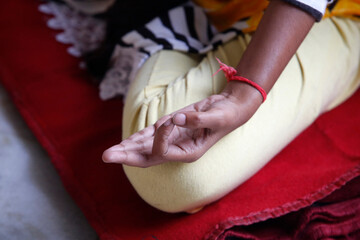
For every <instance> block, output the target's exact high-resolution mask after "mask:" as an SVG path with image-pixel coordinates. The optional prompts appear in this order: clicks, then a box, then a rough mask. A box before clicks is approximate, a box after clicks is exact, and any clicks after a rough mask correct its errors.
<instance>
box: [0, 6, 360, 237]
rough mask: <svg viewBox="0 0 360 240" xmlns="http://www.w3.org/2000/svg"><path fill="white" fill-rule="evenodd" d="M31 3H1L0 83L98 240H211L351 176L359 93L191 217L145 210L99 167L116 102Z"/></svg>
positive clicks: (358, 167) (122, 181) (358, 137)
mask: <svg viewBox="0 0 360 240" xmlns="http://www.w3.org/2000/svg"><path fill="white" fill-rule="evenodd" d="M37 7H38V2H36V1H26V0H12V1H2V2H1V3H0V80H1V82H2V84H3V85H4V86H5V88H6V89H7V90H8V92H9V93H10V95H11V97H12V99H13V101H14V102H15V104H16V106H17V107H18V109H19V111H20V112H21V114H22V116H23V117H24V119H25V120H26V122H27V124H28V125H29V127H30V128H31V129H32V131H33V132H34V133H35V135H36V137H37V139H38V140H39V141H40V143H41V144H42V145H43V147H44V148H45V149H46V150H47V152H48V153H49V155H50V157H51V160H52V162H53V164H54V165H55V167H56V169H57V170H58V172H59V174H60V176H61V179H62V181H63V183H64V185H65V187H66V189H67V190H68V192H69V193H70V194H71V196H72V197H73V198H74V200H75V201H76V202H77V204H78V205H79V207H80V208H81V209H82V211H83V212H84V214H85V216H86V217H87V219H88V220H89V222H90V224H91V225H92V226H93V227H94V228H95V230H96V231H97V233H98V234H99V236H100V238H101V239H159V240H161V239H164V240H170V239H202V238H206V239H216V238H217V237H218V236H219V235H220V234H221V233H223V232H224V230H225V229H228V228H230V227H232V226H234V225H249V224H252V223H255V222H259V221H263V220H265V219H269V218H274V217H278V216H281V215H284V214H286V213H289V212H292V211H296V210H299V209H301V208H304V207H306V206H309V205H310V204H312V203H313V202H315V201H317V200H319V199H322V198H324V197H325V196H327V195H328V194H330V193H331V192H333V191H334V190H336V189H338V188H340V187H341V186H342V185H344V184H345V183H346V182H347V181H349V180H351V179H353V178H354V177H356V176H358V175H359V174H360V147H359V146H360V124H359V122H360V108H359V103H360V91H358V92H357V93H356V94H355V95H354V96H353V97H352V98H351V99H349V100H348V101H347V102H346V103H344V104H343V105H341V106H340V107H338V108H336V109H335V110H333V111H331V112H328V113H326V114H324V115H323V116H321V117H320V118H319V119H318V120H317V121H316V122H315V123H314V124H312V125H311V126H310V127H309V128H308V129H307V130H305V131H304V132H303V133H302V134H301V135H300V136H298V137H297V138H296V139H295V140H294V141H293V142H292V143H291V144H290V145H289V146H288V147H286V148H285V149H284V150H283V151H282V152H281V153H280V154H278V155H277V156H276V157H275V158H274V159H273V160H272V161H271V162H270V163H269V164H267V165H266V166H265V167H264V168H263V169H262V170H261V171H260V172H258V173H257V174H256V175H255V176H254V177H253V178H251V179H250V180H249V181H247V182H245V183H244V184H243V185H241V186H240V187H238V188H237V189H236V190H234V191H233V192H231V193H230V194H229V195H227V196H226V197H224V198H223V199H221V200H220V201H217V202H215V203H213V204H211V205H209V206H207V207H206V208H205V209H203V210H202V211H200V212H199V213H196V214H193V215H188V214H167V213H163V212H160V211H158V210H156V209H154V208H152V207H150V206H148V205H147V204H145V203H144V202H143V201H142V200H141V199H140V198H139V197H138V196H137V194H136V193H135V191H134V190H133V188H132V187H131V185H130V184H129V182H128V181H127V179H126V177H125V176H124V173H123V171H122V168H121V166H116V165H109V164H103V163H102V161H101V154H102V151H103V150H104V149H106V148H107V147H109V146H111V145H112V144H114V143H117V142H119V141H120V136H121V111H122V102H121V101H120V100H112V101H107V102H102V101H100V100H99V98H98V92H97V88H96V87H95V86H93V85H91V83H90V81H89V76H88V75H87V73H86V72H84V71H82V70H80V69H79V68H78V64H79V60H78V59H75V58H72V57H71V56H69V55H68V54H67V53H66V46H64V45H61V44H59V43H57V42H56V41H55V40H54V35H55V33H54V31H52V30H49V29H48V28H47V27H46V23H45V18H46V16H44V15H42V14H41V13H39V12H38V11H37Z"/></svg>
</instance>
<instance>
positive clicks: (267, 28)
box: [103, 0, 315, 167]
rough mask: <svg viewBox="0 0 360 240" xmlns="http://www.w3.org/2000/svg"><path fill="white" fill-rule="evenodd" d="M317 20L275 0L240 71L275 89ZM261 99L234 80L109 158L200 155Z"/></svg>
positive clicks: (148, 162) (143, 162)
mask: <svg viewBox="0 0 360 240" xmlns="http://www.w3.org/2000/svg"><path fill="white" fill-rule="evenodd" d="M314 21H315V19H314V18H313V17H312V16H310V15H308V14H307V13H306V12H304V11H302V10H300V9H298V8H296V7H294V6H292V5H289V4H287V3H285V2H282V1H279V0H273V1H271V3H270V5H269V7H268V9H267V10H266V12H265V14H264V17H263V19H262V20H261V23H260V25H259V27H258V29H257V31H256V33H255V34H254V36H253V38H252V40H251V42H250V44H249V46H248V48H247V50H246V51H245V53H244V55H243V57H242V58H241V60H240V62H239V64H238V66H237V68H236V69H237V71H238V73H239V74H240V75H241V76H243V77H246V78H248V79H250V80H252V81H254V82H256V83H258V84H259V85H260V86H262V87H263V88H264V89H265V91H266V92H269V91H270V89H271V88H272V86H273V85H274V83H275V82H276V80H277V78H278V77H279V75H280V74H281V72H282V71H283V69H284V68H285V66H286V65H287V63H288V62H289V60H290V59H291V57H292V56H293V54H294V53H295V52H296V50H297V48H298V47H299V45H300V44H301V42H302V41H303V39H304V38H305V36H306V35H307V33H308V32H309V30H310V29H311V27H312V25H313V23H314ZM289 81H291V79H289ZM261 102H262V96H261V95H260V93H259V92H258V91H257V90H256V89H255V88H253V87H251V86H250V85H248V84H245V83H242V82H237V81H231V82H229V83H228V84H227V85H226V87H225V89H224V90H223V91H222V92H221V93H220V94H218V95H213V96H210V97H208V98H206V99H204V100H202V101H200V102H197V103H194V104H192V105H189V106H187V107H185V108H183V109H181V110H179V111H177V112H175V113H173V114H170V115H167V116H165V117H163V118H161V119H160V120H158V121H157V122H156V123H155V124H154V125H153V126H149V127H147V128H145V129H143V130H142V131H140V132H137V133H135V134H133V135H132V136H130V137H129V138H128V139H125V140H124V141H123V142H122V143H120V144H119V145H115V146H113V147H112V148H110V149H108V150H106V151H105V152H104V154H103V160H104V161H105V162H113V163H122V164H126V165H131V166H139V167H149V166H152V165H156V164H160V163H163V162H166V161H182V162H192V161H195V160H197V159H199V158H200V157H201V156H202V155H203V154H204V153H205V152H206V151H207V150H208V149H209V148H210V147H211V146H212V145H214V144H215V143H216V142H217V141H218V140H220V139H221V138H222V137H224V136H225V135H226V134H228V133H229V132H231V131H233V130H234V129H236V128H238V127H239V126H241V125H243V124H244V123H245V122H246V121H248V120H249V119H250V118H251V117H252V115H253V114H254V113H255V112H256V110H257V109H258V108H259V106H260V105H261Z"/></svg>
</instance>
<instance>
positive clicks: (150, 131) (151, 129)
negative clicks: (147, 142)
mask: <svg viewBox="0 0 360 240" xmlns="http://www.w3.org/2000/svg"><path fill="white" fill-rule="evenodd" d="M154 133H155V126H154V125H151V126H148V127H146V128H144V129H142V130H141V131H138V132H136V133H134V134H133V135H131V136H130V137H128V138H127V139H128V140H131V141H139V140H141V139H144V138H147V137H151V136H153V135H154Z"/></svg>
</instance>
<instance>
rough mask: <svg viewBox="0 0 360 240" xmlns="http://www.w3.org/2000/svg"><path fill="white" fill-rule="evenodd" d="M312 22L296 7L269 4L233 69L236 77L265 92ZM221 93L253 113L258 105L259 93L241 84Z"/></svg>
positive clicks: (310, 18) (278, 2) (259, 102)
mask: <svg viewBox="0 0 360 240" xmlns="http://www.w3.org/2000/svg"><path fill="white" fill-rule="evenodd" d="M314 22H315V19H314V18H313V17H312V16H311V15H309V14H308V13H306V12H304V11H303V10H301V9H298V8H297V7H294V6H292V5H290V4H287V3H285V2H283V1H280V0H273V1H271V3H270V4H269V7H268V8H267V10H266V12H265V14H264V16H263V18H262V20H261V22H260V24H259V26H258V29H257V30H256V32H255V33H254V35H253V37H252V40H251V41H250V44H249V46H248V47H247V49H246V51H245V52H244V54H243V56H242V58H241V60H240V62H239V64H238V66H237V67H236V70H237V72H238V75H240V76H242V77H245V78H248V79H250V80H251V81H254V82H256V83H257V84H259V85H260V86H261V87H262V88H263V89H264V90H265V91H266V92H269V91H270V90H271V88H272V86H273V85H274V84H275V82H276V80H277V79H278V77H279V76H280V74H281V73H282V71H283V70H284V68H285V67H286V65H287V63H288V62H289V61H290V59H291V57H292V56H293V55H294V53H295V52H296V50H297V49H298V47H299V46H300V44H301V42H302V41H303V40H304V38H305V36H306V35H307V33H308V32H309V30H310V29H311V27H312V25H313V23H314ZM289 81H291V79H289ZM223 94H226V95H230V96H234V97H236V98H238V99H239V101H241V102H242V103H247V104H249V108H251V109H252V110H253V113H254V112H255V111H256V109H257V108H258V107H259V106H260V105H261V102H262V96H261V94H260V93H259V92H258V91H257V90H256V89H255V88H253V87H251V86H250V85H248V84H244V83H242V82H237V81H231V82H229V83H228V84H227V86H226V87H225V89H224V91H223Z"/></svg>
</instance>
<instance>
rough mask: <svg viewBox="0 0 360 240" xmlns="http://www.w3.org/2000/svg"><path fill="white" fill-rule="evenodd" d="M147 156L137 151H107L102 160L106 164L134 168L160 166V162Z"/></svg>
mask: <svg viewBox="0 0 360 240" xmlns="http://www.w3.org/2000/svg"><path fill="white" fill-rule="evenodd" d="M147 156H148V155H146V154H141V153H139V152H136V151H111V150H109V149H108V150H106V151H105V152H104V153H103V156H102V159H103V161H104V162H106V163H120V164H125V165H128V166H133V167H150V166H153V165H156V164H159V163H160V161H159V160H150V159H148V157H147Z"/></svg>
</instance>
